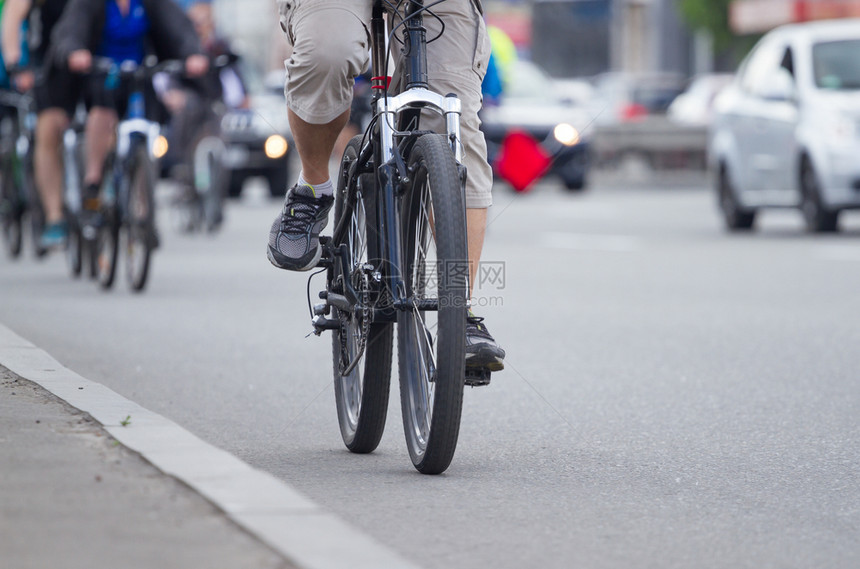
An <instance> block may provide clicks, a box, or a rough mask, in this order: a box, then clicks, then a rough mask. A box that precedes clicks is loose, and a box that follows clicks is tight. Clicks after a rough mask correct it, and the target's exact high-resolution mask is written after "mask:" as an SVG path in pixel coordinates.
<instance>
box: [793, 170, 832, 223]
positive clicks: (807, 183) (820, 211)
mask: <svg viewBox="0 0 860 569" xmlns="http://www.w3.org/2000/svg"><path fill="white" fill-rule="evenodd" d="M800 193H801V196H800V210H801V212H802V213H803V220H804V221H805V222H806V229H807V230H808V231H810V232H813V233H829V232H833V231H836V230H837V226H838V223H839V211H838V210H831V209H828V208H827V206H825V205H824V201H823V200H822V199H821V186H820V185H819V183H818V176H817V175H816V174H815V169H814V168H813V167H812V163H811V162H810V161H809V158H806V157H804V158H803V163H802V164H801V166H800Z"/></svg>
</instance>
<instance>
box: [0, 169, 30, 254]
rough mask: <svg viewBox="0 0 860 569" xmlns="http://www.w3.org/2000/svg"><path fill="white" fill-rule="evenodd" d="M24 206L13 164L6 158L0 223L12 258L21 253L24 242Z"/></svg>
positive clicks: (1, 182) (1, 181) (0, 189)
mask: <svg viewBox="0 0 860 569" xmlns="http://www.w3.org/2000/svg"><path fill="white" fill-rule="evenodd" d="M22 210H23V206H22V203H21V198H20V193H19V190H18V187H17V185H16V184H15V176H14V173H13V172H12V164H9V163H7V162H6V161H5V160H4V164H3V172H2V174H0V224H2V231H3V245H4V247H5V249H6V253H7V254H8V255H9V257H11V258H12V259H17V258H18V257H19V256H20V255H21V249H23V244H24V229H23V224H22V223H21V215H22Z"/></svg>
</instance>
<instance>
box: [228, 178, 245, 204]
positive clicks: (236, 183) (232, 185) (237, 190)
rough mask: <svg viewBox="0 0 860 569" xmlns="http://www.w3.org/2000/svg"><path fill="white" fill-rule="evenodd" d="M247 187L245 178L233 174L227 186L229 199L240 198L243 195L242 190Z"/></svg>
mask: <svg viewBox="0 0 860 569" xmlns="http://www.w3.org/2000/svg"><path fill="white" fill-rule="evenodd" d="M244 186H245V177H244V176H242V175H240V174H237V173H236V172H232V173H231V174H230V181H229V182H228V184H227V197H228V198H238V197H239V196H240V195H241V194H242V188H243V187H244Z"/></svg>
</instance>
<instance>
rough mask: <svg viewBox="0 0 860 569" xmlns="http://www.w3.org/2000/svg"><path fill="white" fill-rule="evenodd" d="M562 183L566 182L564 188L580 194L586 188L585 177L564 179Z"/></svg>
mask: <svg viewBox="0 0 860 569" xmlns="http://www.w3.org/2000/svg"><path fill="white" fill-rule="evenodd" d="M562 182H564V187H565V188H567V189H568V190H570V191H572V192H578V191H581V190H583V189H584V188H585V176H575V177H570V178H562Z"/></svg>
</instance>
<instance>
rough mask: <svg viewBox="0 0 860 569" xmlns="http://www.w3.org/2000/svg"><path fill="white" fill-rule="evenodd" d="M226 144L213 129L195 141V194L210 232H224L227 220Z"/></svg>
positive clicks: (193, 153)
mask: <svg viewBox="0 0 860 569" xmlns="http://www.w3.org/2000/svg"><path fill="white" fill-rule="evenodd" d="M223 149H224V143H223V142H222V140H221V138H220V137H219V136H218V134H217V130H215V129H214V127H209V128H207V129H206V130H205V132H204V133H203V134H202V135H201V136H199V137H198V138H197V140H195V142H194V146H193V150H192V153H191V160H190V164H191V165H192V176H191V178H192V180H191V183H192V185H193V188H192V194H193V195H194V196H195V198H196V199H195V200H194V201H195V202H199V205H198V204H195V205H198V212H197V214H198V216H199V221H200V222H202V223H197V224H195V226H201V225H202V226H203V227H205V228H206V230H207V231H209V232H214V231H217V230H218V229H220V227H221V222H222V221H223V220H224V196H225V193H226V186H227V180H226V175H225V172H224V169H223V167H222V166H221V160H222V156H223Z"/></svg>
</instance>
